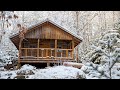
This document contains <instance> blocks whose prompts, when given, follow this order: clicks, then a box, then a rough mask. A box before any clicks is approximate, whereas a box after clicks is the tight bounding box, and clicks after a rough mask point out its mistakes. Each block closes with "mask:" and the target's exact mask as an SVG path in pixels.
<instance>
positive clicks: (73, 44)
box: [72, 40, 74, 59]
mask: <svg viewBox="0 0 120 90" xmlns="http://www.w3.org/2000/svg"><path fill="white" fill-rule="evenodd" d="M73 56H74V41H73V40H72V59H74V57H73Z"/></svg>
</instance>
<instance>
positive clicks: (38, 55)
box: [37, 39, 40, 58]
mask: <svg viewBox="0 0 120 90" xmlns="http://www.w3.org/2000/svg"><path fill="white" fill-rule="evenodd" d="M39 45H40V39H38V45H37V58H39Z"/></svg>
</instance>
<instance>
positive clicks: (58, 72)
mask: <svg viewBox="0 0 120 90" xmlns="http://www.w3.org/2000/svg"><path fill="white" fill-rule="evenodd" d="M77 73H79V75H83V77H85V74H84V73H83V72H82V71H81V70H80V69H77V68H73V67H66V66H54V67H49V68H47V69H40V70H37V71H36V73H35V75H33V76H30V77H29V78H30V79H76V75H77Z"/></svg>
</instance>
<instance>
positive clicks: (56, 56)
mask: <svg viewBox="0 0 120 90" xmlns="http://www.w3.org/2000/svg"><path fill="white" fill-rule="evenodd" d="M56 57H57V39H55V59H56Z"/></svg>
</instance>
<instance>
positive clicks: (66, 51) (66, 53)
mask: <svg viewBox="0 0 120 90" xmlns="http://www.w3.org/2000/svg"><path fill="white" fill-rule="evenodd" d="M66 57H67V58H68V50H66Z"/></svg>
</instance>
